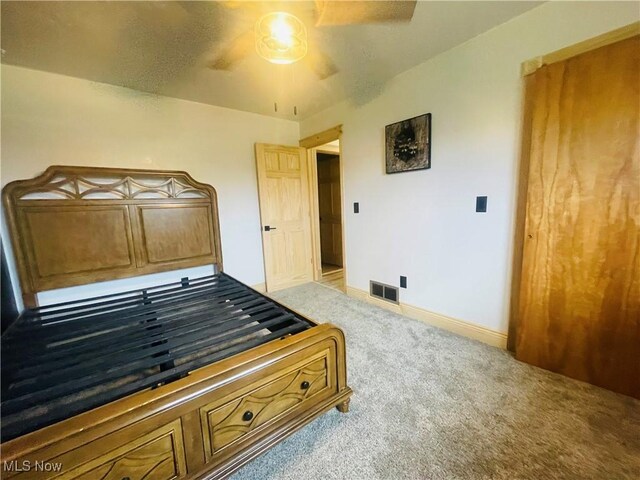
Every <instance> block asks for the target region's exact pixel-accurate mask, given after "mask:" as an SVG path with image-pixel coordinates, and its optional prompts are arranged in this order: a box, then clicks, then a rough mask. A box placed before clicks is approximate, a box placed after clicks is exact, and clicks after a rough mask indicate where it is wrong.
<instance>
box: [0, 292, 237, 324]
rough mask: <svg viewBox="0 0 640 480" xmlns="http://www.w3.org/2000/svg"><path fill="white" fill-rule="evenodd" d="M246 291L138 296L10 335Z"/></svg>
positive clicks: (116, 316)
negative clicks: (212, 294)
mask: <svg viewBox="0 0 640 480" xmlns="http://www.w3.org/2000/svg"><path fill="white" fill-rule="evenodd" d="M240 289H247V287H245V286H243V285H239V284H232V283H228V284H225V285H223V286H220V285H219V284H217V283H213V284H205V285H202V286H199V287H198V288H194V289H191V290H187V289H182V290H180V291H178V292H173V293H171V294H167V295H163V296H159V297H156V298H155V299H151V298H149V297H146V298H145V297H143V296H142V294H141V295H140V296H139V297H138V298H137V299H136V300H135V301H133V300H132V301H127V302H124V303H121V304H117V305H115V306H103V307H100V308H97V309H93V310H91V311H81V312H76V313H75V314H74V313H68V314H66V315H62V316H60V317H55V318H53V319H50V320H49V321H47V322H46V323H45V322H40V321H34V320H33V319H32V320H30V321H29V322H28V323H27V324H26V325H25V326H21V327H19V330H17V331H14V332H12V333H13V334H14V335H15V334H16V333H18V332H19V333H21V334H22V333H25V332H27V331H30V332H31V333H32V334H41V335H43V336H44V335H49V334H50V333H51V332H55V331H57V330H60V329H66V328H68V327H69V326H70V325H73V328H74V329H76V328H81V327H80V326H78V324H82V323H87V322H91V323H92V322H96V321H108V320H110V319H114V318H115V319H117V318H120V317H121V316H122V314H123V313H126V312H135V313H138V312H140V313H142V312H146V311H149V310H152V309H154V308H171V306H173V305H176V304H178V303H181V302H182V301H188V300H189V299H193V298H199V297H201V296H203V295H208V294H210V293H213V292H219V293H222V292H226V291H229V290H240Z"/></svg>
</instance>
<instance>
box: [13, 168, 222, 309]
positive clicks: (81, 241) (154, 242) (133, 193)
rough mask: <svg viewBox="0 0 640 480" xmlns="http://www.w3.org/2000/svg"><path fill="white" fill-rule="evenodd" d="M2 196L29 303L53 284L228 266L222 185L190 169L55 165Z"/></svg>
mask: <svg viewBox="0 0 640 480" xmlns="http://www.w3.org/2000/svg"><path fill="white" fill-rule="evenodd" d="M3 201H4V206H5V210H6V215H7V221H8V224H9V230H10V234H11V241H12V244H13V250H14V253H15V257H16V261H17V266H18V272H19V274H20V284H21V287H22V291H23V295H24V297H25V298H24V300H25V304H26V305H33V304H34V294H35V293H37V292H39V291H42V290H50V289H53V288H60V287H69V286H73V285H83V284H87V283H93V282H98V281H104V280H113V279H117V278H125V277H132V276H136V275H144V274H147V273H156V272H163V271H168V270H175V269H179V268H186V267H194V266H198V265H207V264H215V265H217V267H218V269H219V270H222V251H221V244H220V227H219V223H218V202H217V197H216V192H215V190H214V189H213V187H211V186H209V185H205V184H202V183H199V182H196V181H195V180H194V179H193V178H191V176H190V175H189V174H187V173H185V172H177V171H176V172H174V171H152V170H133V169H122V168H97V167H95V168H94V167H67V166H52V167H49V168H48V169H47V170H46V171H45V172H44V173H43V174H42V175H40V176H38V177H36V178H33V179H30V180H20V181H15V182H12V183H9V184H8V185H7V186H6V187H5V188H4V190H3Z"/></svg>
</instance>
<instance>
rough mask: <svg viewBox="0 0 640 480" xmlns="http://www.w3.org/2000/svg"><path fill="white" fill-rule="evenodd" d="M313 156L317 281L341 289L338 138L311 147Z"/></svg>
mask: <svg viewBox="0 0 640 480" xmlns="http://www.w3.org/2000/svg"><path fill="white" fill-rule="evenodd" d="M312 156H315V171H316V192H317V202H318V203H317V205H318V209H317V219H316V220H317V225H318V233H319V237H320V238H319V242H320V249H319V250H320V252H319V253H320V262H319V263H320V270H321V272H320V278H318V282H320V283H322V284H324V285H326V286H328V287H331V288H335V289H337V290H340V291H344V258H343V241H342V240H343V239H342V178H341V171H342V169H341V165H340V140H339V139H337V140H333V141H331V142H329V143H325V144H323V145H320V146H318V147H316V148H314V149H313V152H312Z"/></svg>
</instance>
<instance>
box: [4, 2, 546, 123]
mask: <svg viewBox="0 0 640 480" xmlns="http://www.w3.org/2000/svg"><path fill="white" fill-rule="evenodd" d="M540 3H541V2H520V1H515V2H511V1H495V2H418V5H417V6H416V10H415V14H414V17H413V20H412V21H411V23H408V24H387V25H353V26H331V27H315V26H314V13H315V11H314V2H306V1H304V2H65V1H58V2H9V1H2V3H1V4H0V8H1V17H2V49H3V50H4V53H3V55H2V62H3V63H7V64H12V65H19V66H23V67H27V68H33V69H37V70H45V71H48V72H54V73H60V74H64V75H70V76H74V77H80V78H86V79H90V80H95V81H98V82H104V83H109V84H113V85H120V86H124V87H129V88H132V89H135V90H140V91H144V92H151V93H157V94H161V95H166V96H171V97H177V98H183V99H187V100H193V101H196V102H201V103H208V104H212V105H219V106H223V107H229V108H234V109H238V110H245V111H249V112H256V113H261V114H266V115H272V116H277V117H281V118H289V119H298V120H299V119H302V118H305V117H308V116H309V115H312V114H314V113H317V112H319V111H321V110H322V109H324V108H326V107H328V106H330V105H333V104H335V103H337V102H339V101H341V100H343V99H345V98H348V97H349V98H352V99H354V101H356V102H363V101H366V100H367V99H369V98H371V97H373V96H375V95H376V94H377V93H378V92H379V91H380V90H381V88H382V86H383V85H384V84H385V82H386V81H388V80H389V79H390V78H392V77H393V76H395V75H397V74H398V73H400V72H402V71H404V70H407V69H409V68H411V67H413V66H415V65H418V64H419V63H422V62H424V61H425V60H427V59H429V58H431V57H433V56H435V55H437V54H438V53H440V52H443V51H445V50H448V49H450V48H452V47H454V46H455V45H458V44H460V43H462V42H464V41H466V40H468V39H470V38H472V37H474V36H476V35H478V34H480V33H482V32H484V31H486V30H488V29H490V28H492V27H494V26H496V25H499V24H500V23H504V22H505V21H507V20H509V19H510V18H512V17H515V16H517V15H519V14H521V13H523V12H525V11H527V10H529V9H531V8H533V7H535V6H537V5H539V4H540ZM275 10H286V11H289V12H291V13H294V14H295V15H297V16H299V17H300V18H301V19H302V20H303V21H304V22H305V23H306V25H307V28H308V31H309V45H310V50H311V51H323V52H324V53H326V54H328V55H329V57H330V58H331V59H332V60H333V62H334V63H335V64H336V66H337V67H338V69H339V73H337V74H336V75H334V76H332V77H330V78H328V79H325V80H319V79H318V78H317V77H316V76H315V75H314V73H313V72H312V71H311V70H309V68H308V67H307V66H306V65H305V64H304V63H296V64H293V65H272V64H270V63H268V62H266V61H264V60H262V59H261V58H259V57H258V55H257V54H255V53H253V52H252V54H251V55H250V56H249V57H247V58H246V59H244V60H243V61H241V62H239V63H238V64H237V65H236V66H235V68H234V69H233V70H232V71H214V70H211V69H210V68H208V67H207V65H208V64H210V63H211V61H212V60H213V59H214V58H215V57H216V55H217V54H218V53H219V52H221V51H222V50H224V49H225V48H226V47H228V45H229V42H230V41H231V40H232V39H234V38H236V37H238V36H240V35H242V34H243V33H245V32H246V31H247V30H249V29H251V28H252V27H253V24H254V22H255V20H256V19H257V18H258V17H259V16H260V15H261V13H264V12H267V11H275ZM275 102H277V103H278V112H274V103H275ZM294 106H297V111H298V114H297V116H296V115H294V113H293V107H294Z"/></svg>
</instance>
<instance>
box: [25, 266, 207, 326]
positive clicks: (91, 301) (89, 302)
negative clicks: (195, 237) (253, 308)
mask: <svg viewBox="0 0 640 480" xmlns="http://www.w3.org/2000/svg"><path fill="white" fill-rule="evenodd" d="M218 277H219V274H215V275H210V276H206V277H199V278H197V279H194V280H190V281H189V283H188V284H187V285H186V286H185V284H184V283H182V282H173V283H167V284H164V285H156V286H153V287H148V288H144V289H142V290H146V291H147V292H153V291H154V290H159V289H164V288H167V287H173V286H179V287H180V289H183V288H190V287H192V286H194V285H195V284H196V283H203V282H210V281H212V280H214V279H217V278H218ZM142 290H141V289H136V290H126V291H124V292H120V293H110V294H107V295H100V296H98V297H90V298H83V299H82V300H69V301H67V302H60V303H54V304H51V305H43V306H40V307H36V308H32V309H31V310H30V315H31V316H36V317H44V316H46V315H48V314H51V313H58V312H61V311H63V310H62V309H60V310H55V311H52V310H53V309H58V308H60V307H66V306H69V305H77V307H76V308H78V309H80V308H81V306H82V305H86V306H87V307H90V306H95V305H100V304H101V302H96V300H104V299H107V298H111V299H116V298H117V297H127V296H130V297H134V296H136V297H137V296H139V295H140V292H141V291H142ZM164 291H168V290H164ZM154 294H155V293H150V294H149V295H154ZM121 300H123V301H124V298H123V299H121Z"/></svg>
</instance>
